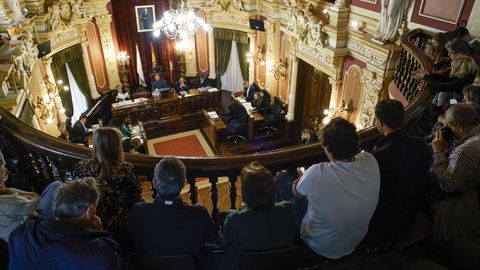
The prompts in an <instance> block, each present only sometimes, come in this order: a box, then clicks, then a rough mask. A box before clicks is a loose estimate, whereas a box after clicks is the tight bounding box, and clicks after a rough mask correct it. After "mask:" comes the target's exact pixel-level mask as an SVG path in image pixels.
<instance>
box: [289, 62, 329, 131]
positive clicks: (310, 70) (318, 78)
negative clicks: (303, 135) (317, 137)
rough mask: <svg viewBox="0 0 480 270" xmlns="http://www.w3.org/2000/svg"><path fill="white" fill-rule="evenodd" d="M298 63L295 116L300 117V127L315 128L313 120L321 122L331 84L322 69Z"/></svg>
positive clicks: (327, 103) (326, 107)
mask: <svg viewBox="0 0 480 270" xmlns="http://www.w3.org/2000/svg"><path fill="white" fill-rule="evenodd" d="M298 65H299V68H298V77H297V80H298V84H297V95H296V104H295V108H296V109H297V110H296V114H295V116H296V118H297V116H298V117H300V119H301V120H300V126H301V129H304V128H308V129H311V130H315V122H316V123H317V124H318V123H321V121H322V118H323V117H324V116H325V115H324V114H323V111H324V110H325V109H328V106H329V103H330V95H331V93H332V85H331V84H330V83H329V81H328V75H326V74H325V73H323V72H322V71H320V70H318V69H316V68H314V67H313V66H311V65H309V64H307V63H305V62H303V61H299V63H298ZM297 112H298V113H300V114H297Z"/></svg>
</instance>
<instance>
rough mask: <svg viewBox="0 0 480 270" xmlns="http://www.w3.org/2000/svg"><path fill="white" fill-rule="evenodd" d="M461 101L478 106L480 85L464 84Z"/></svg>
mask: <svg viewBox="0 0 480 270" xmlns="http://www.w3.org/2000/svg"><path fill="white" fill-rule="evenodd" d="M463 101H464V102H465V103H467V104H470V105H473V106H476V107H480V86H477V85H468V86H465V88H463Z"/></svg>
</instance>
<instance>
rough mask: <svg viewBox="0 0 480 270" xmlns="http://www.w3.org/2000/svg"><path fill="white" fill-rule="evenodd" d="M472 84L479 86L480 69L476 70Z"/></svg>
mask: <svg viewBox="0 0 480 270" xmlns="http://www.w3.org/2000/svg"><path fill="white" fill-rule="evenodd" d="M473 85H475V86H480V70H479V71H478V72H477V76H476V77H475V80H473Z"/></svg>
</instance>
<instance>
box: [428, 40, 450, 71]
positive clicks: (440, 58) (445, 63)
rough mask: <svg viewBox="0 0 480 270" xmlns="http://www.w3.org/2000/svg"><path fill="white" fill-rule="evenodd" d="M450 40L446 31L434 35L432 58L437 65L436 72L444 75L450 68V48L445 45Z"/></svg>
mask: <svg viewBox="0 0 480 270" xmlns="http://www.w3.org/2000/svg"><path fill="white" fill-rule="evenodd" d="M447 42H448V38H447V35H445V33H441V32H439V33H436V34H435V35H433V36H432V52H431V54H430V58H431V59H432V60H433V63H434V65H435V73H436V74H441V75H444V74H445V73H447V72H448V70H449V69H450V61H451V59H450V58H449V57H448V50H447V48H446V47H445V45H446V44H447Z"/></svg>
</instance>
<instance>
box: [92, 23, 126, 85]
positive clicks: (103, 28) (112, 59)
mask: <svg viewBox="0 0 480 270" xmlns="http://www.w3.org/2000/svg"><path fill="white" fill-rule="evenodd" d="M95 19H96V22H97V26H98V30H99V32H100V40H101V41H102V49H103V54H104V58H105V59H104V60H105V65H106V66H107V76H108V82H109V84H110V87H115V86H117V85H121V82H120V76H119V74H118V67H117V59H116V54H115V48H114V47H113V38H112V30H111V26H110V25H111V22H112V15H109V14H103V15H102V16H97V17H95Z"/></svg>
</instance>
